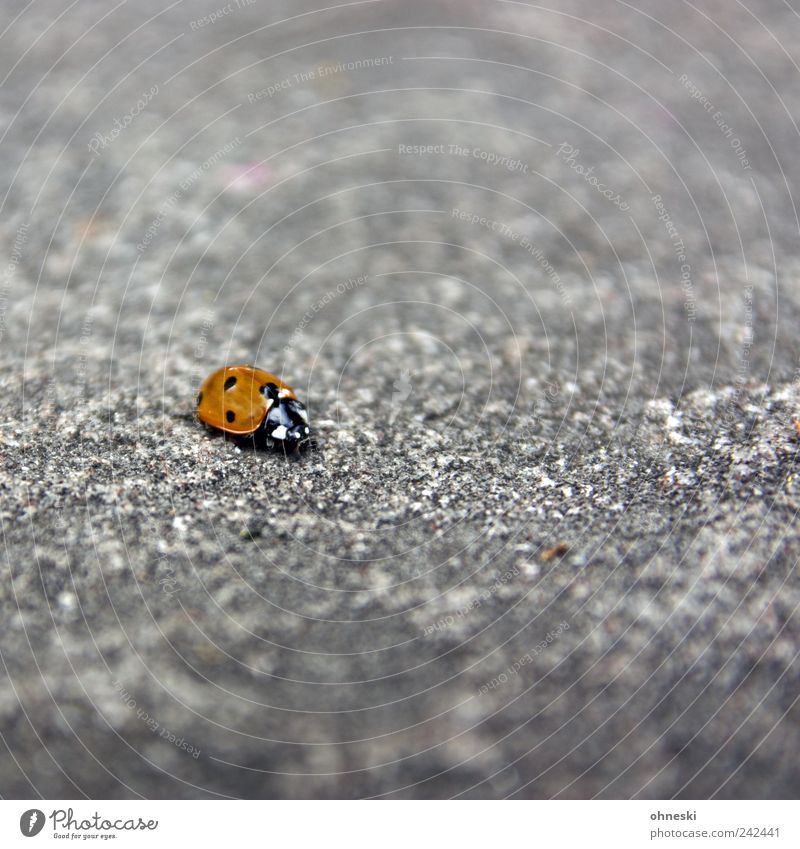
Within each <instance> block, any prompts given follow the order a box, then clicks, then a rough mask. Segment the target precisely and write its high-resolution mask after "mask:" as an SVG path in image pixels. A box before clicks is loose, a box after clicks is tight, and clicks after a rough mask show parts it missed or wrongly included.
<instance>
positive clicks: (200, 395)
mask: <svg viewBox="0 0 800 849" xmlns="http://www.w3.org/2000/svg"><path fill="white" fill-rule="evenodd" d="M202 403H203V393H202V392H198V393H197V406H198V407H199V406H200V405H201V404H202Z"/></svg>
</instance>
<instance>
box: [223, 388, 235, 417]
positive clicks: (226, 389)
mask: <svg viewBox="0 0 800 849" xmlns="http://www.w3.org/2000/svg"><path fill="white" fill-rule="evenodd" d="M234 386H236V378H235V377H229V378H228V379H227V380H226V381H225V387H224V388H225V391H226V392H227V391H228V390H229V389H233V387H234ZM228 421H229V422H232V421H233V419H228Z"/></svg>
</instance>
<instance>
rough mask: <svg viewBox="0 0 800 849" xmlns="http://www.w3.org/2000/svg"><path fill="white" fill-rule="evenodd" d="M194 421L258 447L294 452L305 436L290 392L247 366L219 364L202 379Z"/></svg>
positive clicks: (299, 406)
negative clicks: (221, 365) (219, 365)
mask: <svg viewBox="0 0 800 849" xmlns="http://www.w3.org/2000/svg"><path fill="white" fill-rule="evenodd" d="M197 417H198V418H199V419H200V421H201V422H203V423H204V424H207V425H208V426H209V427H213V428H216V429H217V430H221V431H222V432H223V433H225V434H228V435H230V436H233V437H236V438H239V439H245V440H252V442H253V444H254V445H256V446H258V447H262V448H284V449H285V450H287V451H294V450H296V449H298V448H300V447H301V446H302V445H303V444H304V443H306V442H308V441H309V439H310V438H311V429H310V427H309V426H308V413H307V412H306V408H305V405H304V404H303V403H302V402H300V401H298V399H297V396H296V395H295V394H294V389H292V387H291V386H289V384H288V383H284V382H283V381H282V380H281V379H280V378H279V377H275V375H274V374H270V373H269V372H268V371H262V370H261V369H259V368H253V367H252V366H224V367H223V368H221V369H217V371H215V372H214V373H213V374H212V375H210V376H209V377H207V378H206V379H205V381H204V382H203V385H202V386H201V387H200V391H199V392H198V394H197Z"/></svg>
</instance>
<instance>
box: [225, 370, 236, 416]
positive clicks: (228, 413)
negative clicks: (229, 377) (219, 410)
mask: <svg viewBox="0 0 800 849" xmlns="http://www.w3.org/2000/svg"><path fill="white" fill-rule="evenodd" d="M234 380H236V378H235V377H234ZM225 418H226V419H227V420H228V421H229V422H233V420H234V419H235V418H236V413H234V412H233V410H228V412H227V413H225Z"/></svg>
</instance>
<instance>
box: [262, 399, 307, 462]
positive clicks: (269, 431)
mask: <svg viewBox="0 0 800 849" xmlns="http://www.w3.org/2000/svg"><path fill="white" fill-rule="evenodd" d="M262 430H263V433H264V436H265V438H266V439H267V440H272V441H273V442H274V443H276V445H277V447H281V446H283V447H284V448H286V449H287V450H292V449H293V448H295V447H297V446H299V445H302V444H303V443H304V442H308V440H309V439H310V438H311V428H310V427H309V425H308V413H307V412H306V408H305V406H304V405H303V404H302V403H301V402H300V401H298V400H296V399H294V398H291V399H289V398H281V399H276V400H275V401H274V402H273V405H272V407H271V408H270V411H269V412H268V413H267V415H266V418H265V419H264V424H263V425H262Z"/></svg>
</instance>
